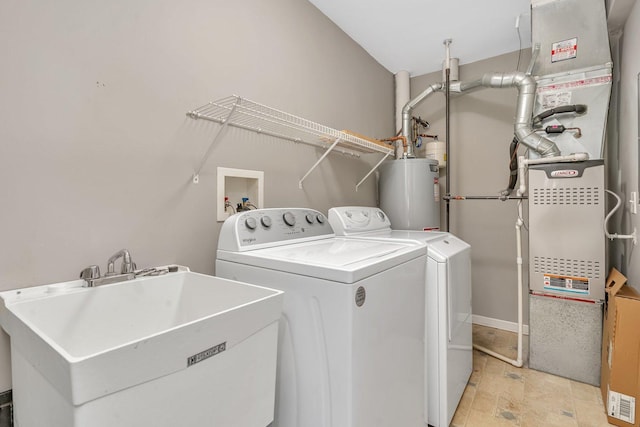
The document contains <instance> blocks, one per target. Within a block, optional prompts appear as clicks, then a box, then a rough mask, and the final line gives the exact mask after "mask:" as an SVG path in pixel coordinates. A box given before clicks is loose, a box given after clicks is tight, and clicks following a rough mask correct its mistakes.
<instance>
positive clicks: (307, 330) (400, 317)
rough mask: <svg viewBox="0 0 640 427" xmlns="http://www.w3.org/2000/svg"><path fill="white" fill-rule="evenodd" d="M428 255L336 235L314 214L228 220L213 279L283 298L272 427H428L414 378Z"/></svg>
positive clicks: (263, 213)
mask: <svg viewBox="0 0 640 427" xmlns="http://www.w3.org/2000/svg"><path fill="white" fill-rule="evenodd" d="M426 252H427V251H426V247H425V246H424V245H422V244H418V243H417V242H406V241H405V242H401V241H398V242H380V241H373V240H371V241H367V240H355V239H350V238H344V237H336V236H335V234H334V232H333V230H332V229H331V226H330V225H329V224H328V222H327V221H326V218H325V216H324V215H322V214H321V213H320V212H318V211H315V210H311V209H299V208H291V209H258V210H252V211H247V212H241V213H238V214H236V215H233V216H231V217H230V218H228V219H227V220H226V221H225V223H224V224H223V226H222V229H221V231H220V237H219V242H218V252H217V260H216V275H218V276H220V277H225V278H233V279H235V280H239V281H243V282H248V283H253V284H259V285H263V286H267V287H270V288H274V289H279V290H282V291H284V300H283V315H282V318H281V322H280V329H279V341H278V346H279V347H278V369H277V379H276V384H277V385H276V408H275V419H274V423H273V425H274V427H372V426H376V427H398V426H401V427H411V426H420V427H424V426H425V425H426V424H427V418H426V409H427V408H426V406H425V404H424V393H425V391H424V382H423V380H422V378H421V377H420V375H416V373H417V372H421V370H422V368H423V363H424V362H423V361H424V306H423V301H424V293H425V290H424V285H423V283H424V280H425V269H424V265H425V262H426ZM256 357H260V355H259V354H257V355H256ZM247 409H248V410H250V408H247Z"/></svg>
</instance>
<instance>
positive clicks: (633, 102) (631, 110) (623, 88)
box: [608, 2, 640, 289]
mask: <svg viewBox="0 0 640 427" xmlns="http://www.w3.org/2000/svg"><path fill="white" fill-rule="evenodd" d="M638 40H640V2H635V4H634V6H633V9H632V10H631V13H629V14H628V18H627V22H626V24H625V26H624V31H623V34H622V39H621V43H620V45H619V46H618V47H619V51H620V57H621V60H620V64H619V73H620V74H619V76H620V80H619V83H618V84H619V85H620V86H619V87H620V95H619V104H618V105H617V109H618V112H617V114H618V123H610V125H611V126H617V130H618V137H619V147H618V150H617V151H616V150H609V152H610V153H612V154H613V155H614V156H615V157H613V158H611V159H609V162H608V163H609V167H610V170H609V178H610V184H609V187H610V188H611V189H613V190H615V191H616V192H617V193H618V194H619V195H620V196H621V197H622V202H623V207H622V209H621V210H622V211H623V212H622V214H621V215H617V217H616V218H615V220H614V221H611V222H610V224H609V231H610V232H617V233H621V234H626V233H631V232H632V231H633V229H634V228H636V229H637V230H638V231H639V232H640V218H639V217H638V215H634V214H631V213H630V209H629V207H630V205H629V203H627V202H626V201H627V200H629V199H630V193H631V192H632V191H636V192H637V191H638V179H639V177H638V142H639V140H638V114H639V112H638V102H639V100H638V73H640V47H639V46H638ZM611 164H614V165H616V167H615V168H611ZM610 200H611V199H610ZM613 203H614V202H612V205H611V206H612V207H613ZM610 248H611V250H610V253H611V254H612V259H611V264H612V265H614V266H615V267H616V268H618V269H620V270H621V271H622V273H624V274H625V275H626V276H627V277H628V279H629V283H630V284H631V285H633V286H635V287H637V288H639V289H640V251H639V250H638V247H637V246H635V247H634V246H633V245H632V244H631V243H630V242H621V241H614V242H611V244H610Z"/></svg>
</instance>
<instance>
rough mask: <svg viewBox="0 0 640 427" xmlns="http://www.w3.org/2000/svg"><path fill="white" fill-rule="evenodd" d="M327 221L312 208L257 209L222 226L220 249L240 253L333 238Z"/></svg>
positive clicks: (231, 218)
mask: <svg viewBox="0 0 640 427" xmlns="http://www.w3.org/2000/svg"><path fill="white" fill-rule="evenodd" d="M334 236H335V234H334V233H333V229H332V228H331V226H330V225H329V222H328V221H327V218H326V217H325V216H324V215H323V214H322V213H321V212H318V211H316V210H313V209H306V208H272V209H255V210H251V211H245V212H240V213H237V214H235V215H232V216H230V217H229V218H227V220H226V221H225V222H224V224H223V225H222V229H221V230H220V239H219V240H218V249H220V250H226V251H232V252H239V251H243V250H251V249H258V248H264V247H270V246H278V245H279V244H285V243H286V244H291V243H292V241H295V240H300V241H308V240H317V239H325V238H329V237H334Z"/></svg>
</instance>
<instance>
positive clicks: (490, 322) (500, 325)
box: [472, 314, 529, 335]
mask: <svg viewBox="0 0 640 427" xmlns="http://www.w3.org/2000/svg"><path fill="white" fill-rule="evenodd" d="M472 322H473V323H474V324H476V325H481V326H488V327H490V328H496V329H502V330H504V331H510V332H518V324H517V323H516V322H508V321H506V320H500V319H494V318H492V317H485V316H479V315H477V314H474V315H473V319H472ZM522 333H523V334H524V335H529V325H522Z"/></svg>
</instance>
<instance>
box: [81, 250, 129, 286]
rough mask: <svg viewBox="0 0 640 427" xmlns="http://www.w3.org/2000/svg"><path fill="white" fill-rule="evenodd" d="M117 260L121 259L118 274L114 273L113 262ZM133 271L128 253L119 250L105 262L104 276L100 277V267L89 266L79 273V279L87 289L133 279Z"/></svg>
mask: <svg viewBox="0 0 640 427" xmlns="http://www.w3.org/2000/svg"><path fill="white" fill-rule="evenodd" d="M119 258H122V267H121V268H120V273H116V272H115V262H116V261H117V260H118V259H119ZM135 269H136V264H135V263H134V262H133V261H131V254H129V251H128V250H126V249H121V250H119V251H118V252H116V253H115V254H113V255H112V256H111V257H110V258H109V260H108V261H107V272H106V274H105V275H104V276H100V267H98V266H97V265H90V266H89V267H87V268H85V269H84V270H82V271H81V272H80V278H81V279H84V280H85V281H86V282H87V286H88V287H94V286H98V285H105V284H108V283H116V282H122V281H124V280H131V279H134V278H135V277H136V275H135Z"/></svg>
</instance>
